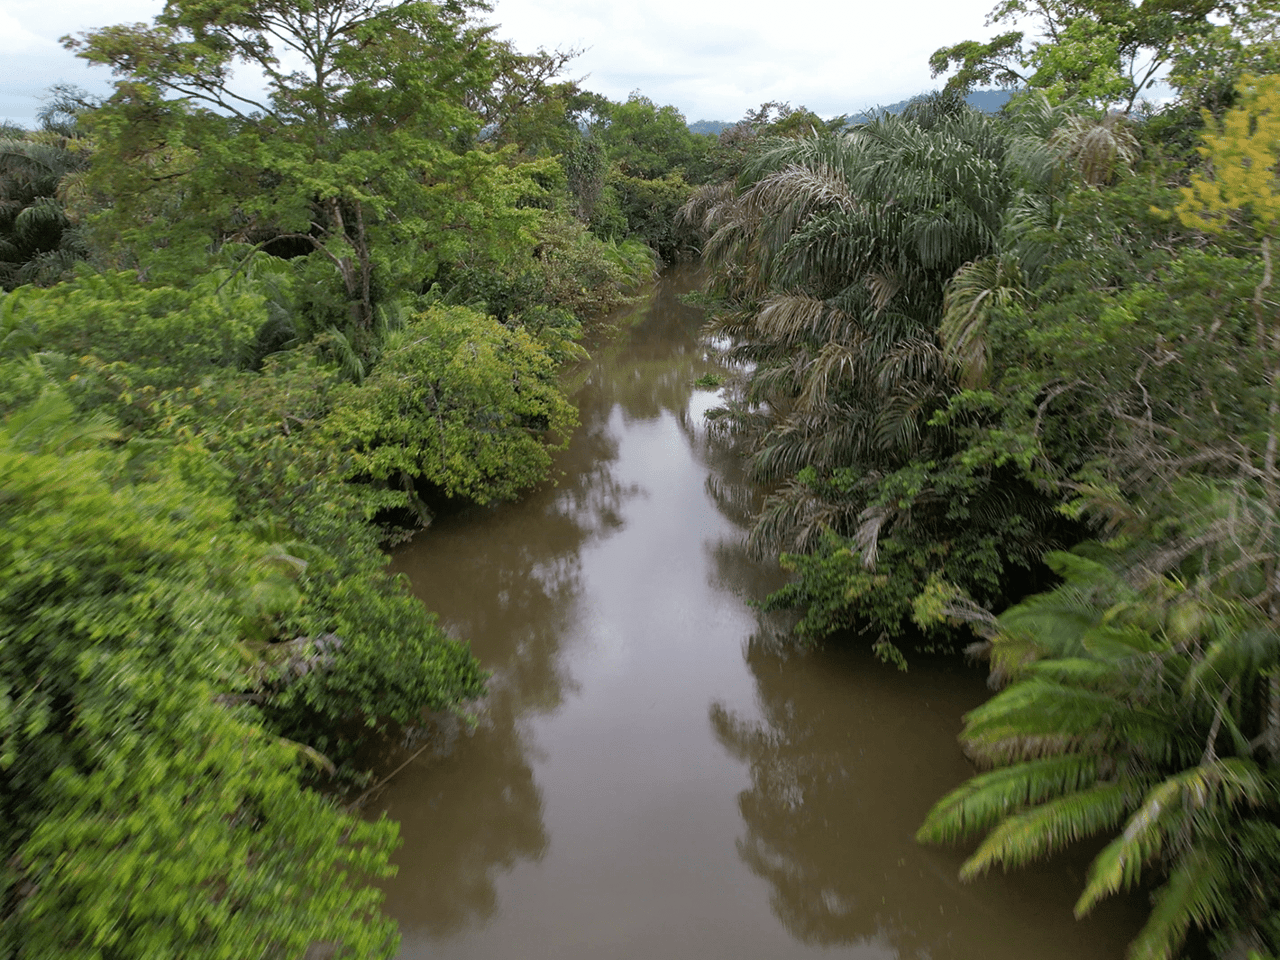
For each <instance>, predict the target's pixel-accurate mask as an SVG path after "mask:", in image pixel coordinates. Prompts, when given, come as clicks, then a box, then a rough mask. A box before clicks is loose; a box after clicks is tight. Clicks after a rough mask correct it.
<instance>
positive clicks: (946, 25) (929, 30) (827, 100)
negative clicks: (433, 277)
mask: <svg viewBox="0 0 1280 960" xmlns="http://www.w3.org/2000/svg"><path fill="white" fill-rule="evenodd" d="M162 6H163V0H110V2H107V3H103V2H101V0H0V119H8V120H10V121H13V122H17V123H21V124H24V125H28V126H29V125H31V124H33V123H34V117H35V113H36V111H37V110H38V109H39V106H40V103H39V98H40V96H41V95H42V94H43V93H44V92H45V91H46V90H47V89H48V88H49V86H50V85H52V84H54V83H58V82H71V83H75V84H78V85H80V86H82V87H84V88H86V89H88V90H90V91H91V92H96V93H106V92H108V91H109V89H110V87H109V82H110V76H109V73H108V72H107V71H106V70H104V69H102V68H99V67H89V66H88V65H86V64H85V63H84V62H83V61H80V60H77V59H76V58H75V57H74V56H72V55H71V54H70V53H68V52H67V51H65V50H63V49H62V47H61V45H60V44H59V43H58V38H59V37H61V36H63V35H64V34H67V33H76V32H79V31H81V30H88V29H92V28H94V27H100V26H106V25H108V24H112V23H127V22H134V21H139V20H149V19H150V18H151V17H152V16H154V15H155V14H156V13H157V12H158V11H159V10H160V9H161V7H162ZM992 6H994V0H901V2H898V3H883V2H879V3H870V2H865V0H864V2H860V3H850V2H848V0H844V2H839V0H769V2H765V0H646V2H644V3H635V2H610V0H497V2H496V4H495V8H494V11H493V14H492V15H491V16H490V18H489V19H490V21H491V22H494V23H498V24H500V25H501V27H500V29H499V35H500V36H503V37H506V38H509V39H511V40H514V41H515V42H516V45H517V46H518V47H519V48H520V49H521V50H524V51H530V52H531V51H533V50H535V49H536V48H538V47H547V48H549V49H550V48H560V49H565V48H574V49H582V50H583V53H582V55H581V56H580V57H578V59H577V60H576V61H575V62H574V65H573V66H572V67H571V69H570V75H571V76H573V77H574V78H579V77H583V76H586V78H587V79H586V84H585V85H586V86H587V88H588V89H591V90H595V91H597V92H599V93H603V94H604V95H605V96H607V97H610V98H611V99H614V100H621V99H625V98H626V96H627V94H629V93H630V92H631V91H632V90H639V91H640V92H642V93H643V94H645V95H646V96H648V97H650V98H651V99H653V100H654V101H656V102H657V103H659V104H668V103H669V104H674V105H675V106H676V107H677V108H679V110H680V111H681V112H682V113H683V114H684V115H685V117H686V118H687V119H688V120H690V121H693V120H703V119H707V120H737V119H739V118H741V116H742V115H743V113H744V112H745V111H746V110H747V109H748V108H749V107H753V106H758V105H759V104H761V103H763V102H765V101H767V100H786V101H790V102H791V103H792V104H793V105H800V104H804V105H805V106H807V107H809V108H810V109H811V110H813V111H815V112H816V113H818V114H820V115H822V116H834V115H836V114H840V113H856V112H858V111H860V110H862V109H864V108H866V107H869V106H876V105H881V104H890V103H894V102H896V101H898V100H902V99H905V98H906V97H909V96H912V95H913V94H916V93H920V92H921V91H924V90H928V89H932V88H934V87H935V86H937V81H933V80H931V79H930V77H929V66H928V58H929V54H930V53H932V52H933V51H934V50H935V49H937V48H938V47H940V46H943V45H945V44H951V43H956V42H958V41H960V40H969V39H980V38H985V37H987V36H989V35H990V33H991V31H989V30H988V29H986V28H984V27H983V20H984V19H985V16H986V14H987V12H988V11H989V10H990V8H991V7H992Z"/></svg>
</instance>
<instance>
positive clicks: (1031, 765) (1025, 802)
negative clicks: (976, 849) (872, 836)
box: [916, 754, 1103, 843]
mask: <svg viewBox="0 0 1280 960" xmlns="http://www.w3.org/2000/svg"><path fill="white" fill-rule="evenodd" d="M1102 766H1103V761H1102V760H1101V759H1100V758H1098V757H1094V756H1090V755H1086V754H1067V755H1066V756H1061V757H1046V758H1044V759H1041V760H1031V761H1028V762H1026V763H1020V764H1017V765H1015V766H1010V767H1000V768H999V769H996V770H992V771H989V772H987V773H983V774H979V775H978V776H976V777H972V778H971V779H969V780H968V781H966V782H965V783H964V784H962V785H961V786H959V787H957V788H956V789H955V790H952V791H951V792H950V793H949V794H947V795H946V796H945V797H943V798H942V799H941V800H939V801H938V802H937V803H936V804H934V807H933V809H932V810H930V811H929V815H928V816H927V817H926V818H925V821H924V824H923V825H922V826H921V827H920V829H919V830H918V831H916V839H917V840H918V841H920V842H921V843H943V842H953V841H956V840H964V839H967V838H968V837H971V836H973V835H974V834H976V833H980V832H982V831H984V830H989V829H990V828H991V827H993V826H994V825H995V824H997V823H998V822H999V821H1000V820H1001V819H1003V818H1004V817H1007V816H1009V815H1010V814H1012V813H1017V812H1018V811H1019V810H1021V809H1023V808H1024V807H1028V806H1033V805H1035V804H1040V803H1043V802H1045V801H1046V800H1050V799H1052V798H1054V797H1059V796H1062V795H1064V794H1072V793H1077V792H1079V791H1080V790H1083V789H1086V788H1088V787H1090V786H1092V785H1093V784H1094V783H1095V782H1096V781H1097V780H1098V776H1099V770H1100V768H1101V767H1102Z"/></svg>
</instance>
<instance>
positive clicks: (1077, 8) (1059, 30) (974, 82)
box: [929, 0, 1275, 112]
mask: <svg viewBox="0 0 1280 960" xmlns="http://www.w3.org/2000/svg"><path fill="white" fill-rule="evenodd" d="M1274 17H1275V5H1274V4H1273V3H1271V2H1268V0H1264V2H1261V3H1252V2H1247V3H1203V2H1198V0H1195V2H1193V0H1164V2H1158V3H1135V2H1132V0H1088V2H1083V3H1077V2H1074V0H1052V2H1046V3H1027V2H1025V0H1003V2H1001V3H999V4H998V5H997V6H996V7H995V8H994V9H992V11H991V13H990V14H988V16H987V24H988V25H994V24H1010V25H1015V26H1016V25H1019V24H1021V23H1022V22H1024V21H1026V22H1029V24H1030V26H1031V27H1032V30H1031V31H1026V30H1010V31H1007V32H1005V33H1001V34H999V35H998V36H996V37H995V38H993V39H992V40H990V41H987V42H985V43H982V42H978V41H972V40H970V41H965V42H963V43H958V44H954V45H953V46H950V47H943V48H941V49H939V50H937V51H935V52H934V54H933V56H932V57H930V59H929V65H930V67H931V68H932V70H933V75H934V76H938V75H939V74H942V73H946V72H948V71H949V70H952V69H954V70H955V71H956V72H955V75H954V76H952V77H951V78H950V79H949V80H948V81H947V88H948V89H952V90H959V91H962V92H967V91H969V90H971V89H972V88H973V87H975V86H980V85H985V84H990V83H998V84H1001V85H1004V86H1016V85H1025V86H1029V87H1031V88H1033V89H1040V90H1044V91H1045V92H1047V93H1049V94H1050V96H1051V97H1053V98H1054V99H1058V100H1060V99H1075V98H1079V99H1083V100H1085V101H1087V102H1089V103H1092V104H1095V105H1098V106H1103V107H1106V106H1109V105H1111V104H1117V103H1118V104H1122V105H1123V107H1124V109H1125V111H1126V112H1127V111H1128V110H1131V109H1132V108H1133V105H1134V103H1135V102H1136V101H1137V99H1138V98H1139V97H1140V96H1141V95H1142V93H1143V91H1144V90H1146V89H1147V88H1148V87H1149V86H1150V85H1151V84H1152V83H1153V82H1154V81H1155V80H1156V78H1157V77H1158V76H1159V75H1160V74H1161V71H1163V70H1165V69H1166V68H1172V75H1173V77H1174V78H1175V79H1176V80H1177V81H1178V82H1179V83H1180V84H1183V85H1186V86H1190V85H1192V84H1193V83H1194V78H1195V77H1196V76H1197V75H1198V71H1197V68H1196V66H1195V61H1196V60H1197V59H1203V57H1204V53H1205V51H1206V49H1208V48H1209V47H1212V46H1215V45H1216V47H1217V48H1218V49H1222V46H1223V44H1224V43H1228V44H1229V43H1231V42H1235V43H1236V44H1237V46H1238V45H1239V43H1238V42H1239V39H1244V38H1246V37H1249V35H1250V34H1256V33H1257V32H1258V30H1259V27H1260V26H1261V25H1263V24H1269V23H1274ZM1223 21H1225V27H1226V29H1225V31H1224V30H1223V29H1222V27H1223V26H1224V24H1223ZM1263 32H1264V33H1265V32H1266V30H1265V29H1264V30H1263ZM1233 38H1238V39H1233Z"/></svg>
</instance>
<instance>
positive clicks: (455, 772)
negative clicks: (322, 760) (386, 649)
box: [373, 269, 1141, 960]
mask: <svg viewBox="0 0 1280 960" xmlns="http://www.w3.org/2000/svg"><path fill="white" fill-rule="evenodd" d="M692 282H693V274H692V273H691V271H689V270H681V269H678V270H674V271H669V272H668V273H667V274H666V275H664V277H663V278H662V280H660V281H659V282H658V283H657V285H656V286H655V289H654V291H653V294H652V296H650V297H649V298H648V299H647V300H646V301H645V302H644V303H642V304H640V305H638V306H637V307H635V308H634V309H633V310H631V311H630V312H628V313H627V314H625V315H624V316H623V317H622V318H620V319H619V320H618V325H617V330H616V331H615V333H614V334H613V335H612V336H611V337H610V338H608V339H607V340H605V341H603V342H602V343H601V344H598V345H596V346H595V347H593V348H592V351H593V358H592V360H591V361H590V362H587V363H584V365H583V366H582V368H581V369H580V370H579V371H577V376H576V379H575V381H574V382H575V384H577V386H576V395H575V399H576V402H577V404H578V406H579V409H580V412H581V420H582V423H581V426H580V427H579V429H578V430H577V432H576V433H575V435H574V437H573V440H572V442H571V444H570V446H569V448H568V449H567V450H566V451H564V452H563V453H562V454H560V455H559V456H558V458H557V470H558V477H557V480H556V482H555V483H553V484H552V483H549V484H547V485H546V486H545V487H544V488H542V489H540V490H538V491H536V492H534V493H533V494H532V495H530V496H528V497H527V498H526V499H524V500H522V501H521V502H520V503H516V504H507V505H503V506H500V507H496V508H489V509H478V508H477V509H472V510H469V511H464V512H461V513H458V514H454V515H450V516H447V517H443V518H441V519H440V520H438V521H437V522H436V523H435V524H434V525H433V526H432V527H431V528H430V529H429V530H427V531H426V532H424V533H423V534H422V535H420V536H419V537H417V538H416V539H415V540H414V541H413V542H412V543H411V544H409V545H408V546H407V547H406V548H405V549H403V550H402V551H401V552H400V553H399V554H398V555H397V557H396V559H395V567H396V569H398V570H400V571H403V572H405V573H406V574H408V576H409V578H410V580H411V582H412V584H413V589H414V591H415V593H416V594H417V595H418V596H419V597H421V598H422V600H423V602H424V603H425V604H426V605H427V607H428V608H430V609H432V610H435V611H437V612H438V613H439V615H440V617H441V620H442V622H443V623H444V625H445V626H446V627H447V628H448V629H449V630H450V631H451V632H453V633H454V634H455V635H457V636H462V637H466V638H469V640H470V641H471V645H472V649H473V650H474V652H475V654H476V656H477V657H479V659H480V660H481V662H482V663H483V664H484V665H485V667H486V668H487V669H489V670H491V671H492V672H493V679H492V681H491V692H490V694H489V696H488V697H487V698H486V700H485V702H484V704H483V705H482V707H481V709H480V711H479V716H478V720H477V723H476V725H475V727H474V729H473V730H470V731H467V730H462V731H461V732H460V733H459V734H458V735H457V736H456V737H454V738H453V740H452V742H450V743H449V744H448V748H447V749H441V750H437V751H435V752H432V751H428V752H427V753H426V754H424V755H423V756H422V757H420V758H419V759H417V760H415V761H414V762H412V763H410V764H409V765H408V766H407V767H406V768H405V769H404V770H403V771H402V772H401V773H399V774H398V775H397V776H396V777H394V778H393V779H392V781H391V782H390V784H389V785H388V787H387V788H386V789H385V790H384V791H383V792H382V793H381V794H379V795H378V797H377V803H376V809H375V810H374V811H373V812H375V813H376V812H377V811H378V810H385V812H386V813H387V814H388V815H389V816H391V817H393V818H394V819H396V820H399V821H400V823H401V833H402V837H403V840H404V845H403V847H402V848H401V850H400V851H399V852H398V854H397V855H396V858H395V859H396V862H397V864H398V866H399V872H398V874H397V876H396V877H395V878H394V879H392V880H390V881H387V882H385V884H384V889H385V891H386V897H387V899H386V904H385V909H386V910H387V912H388V913H389V914H390V915H391V916H393V917H394V918H395V919H396V920H397V922H398V923H399V925H400V928H401V932H402V934H403V946H402V950H401V956H402V957H404V958H426V957H431V958H434V960H539V958H553V957H554V958H566V960H602V958H618V960H631V958H635V960H686V958H687V960H694V958H699V960H702V958H721V957H723V958H733V960H754V958H762V960H763V958H769V960H786V958H813V957H817V956H823V957H827V956H838V957H851V958H863V960H890V958H931V960H944V958H954V960H1032V958H1034V960H1120V958H1121V957H1122V956H1123V954H1124V947H1125V944H1126V943H1127V942H1128V940H1129V939H1130V938H1132V936H1133V935H1134V934H1135V933H1136V931H1137V927H1138V925H1139V923H1140V919H1141V912H1140V910H1139V909H1138V907H1139V906H1140V904H1137V903H1135V902H1134V900H1132V899H1131V900H1129V901H1122V902H1119V903H1114V904H1108V905H1106V906H1104V908H1102V909H1100V910H1099V911H1098V912H1097V913H1096V915H1095V916H1093V917H1090V918H1089V919H1087V920H1086V921H1084V922H1076V921H1075V920H1074V919H1073V917H1072V913H1071V907H1072V904H1073V902H1074V899H1075V896H1076V895H1077V894H1078V892H1079V890H1080V888H1081V886H1082V883H1083V879H1084V869H1085V863H1086V861H1084V860H1082V859H1081V858H1078V857H1077V858H1074V859H1072V860H1069V861H1066V862H1061V861H1059V862H1054V863H1052V864H1050V865H1047V866H1045V867H1042V868H1038V869H1034V870H1028V871H1019V872H1015V873H1011V874H1007V875H1005V874H1000V873H997V874H993V875H991V876H989V877H987V878H985V879H983V880H980V881H978V882H975V883H970V884H962V883H960V882H959V881H958V880H957V879H956V873H957V870H958V868H959V865H960V863H961V862H962V860H963V851H961V850H956V849H950V848H939V847H922V846H919V845H918V844H916V843H915V841H914V840H913V834H914V832H915V830H916V828H917V827H918V826H919V824H920V822H921V820H922V819H923V817H924V815H925V812H926V811H927V810H928V808H929V806H930V805H931V804H932V803H933V801H934V800H936V799H937V798H939V797H940V796H942V795H943V794H944V793H945V792H946V791H947V790H949V789H951V788H952V787H954V786H956V785H957V784H959V783H960V782H961V781H963V780H964V779H965V777H967V776H968V775H969V774H970V773H971V768H970V766H969V764H968V763H967V762H966V761H965V759H964V757H963V756H962V755H961V753H960V750H959V748H958V746H957V744H956V734H957V732H958V731H959V728H960V718H961V715H962V714H963V713H964V711H966V710H968V709H970V708H972V707H974V706H976V705H977V704H978V703H980V702H982V700H983V699H984V698H985V697H986V696H987V695H988V691H987V690H986V687H985V685H984V683H983V674H982V672H981V671H980V670H977V669H973V668H969V667H966V666H965V665H964V664H962V663H958V662H956V661H954V660H937V661H931V660H923V661H921V660H918V659H917V660H913V662H912V667H911V670H910V671H909V672H908V673H905V674H904V673H900V672H898V671H897V670H896V669H894V668H892V667H889V666H885V665H883V664H881V663H879V662H877V661H875V660H874V659H873V658H871V657H870V656H869V655H868V654H866V653H865V652H863V651H857V650H854V651H851V650H849V649H834V648H833V649H827V650H820V651H814V652H801V651H797V650H795V649H794V648H792V647H790V646H788V644H787V643H786V642H785V632H786V622H785V620H778V619H776V618H774V617H771V616H769V615H765V614H762V613H760V612H759V611H758V610H756V609H755V608H753V607H752V606H751V605H750V603H749V601H751V600H752V599H756V598H760V597H763V596H764V595H765V594H766V593H768V592H769V591H770V590H771V589H773V588H774V587H776V586H777V585H779V584H780V583H781V582H782V574H781V573H780V572H779V571H778V570H777V569H776V567H773V566H771V565H768V564H761V563H758V562H753V561H751V560H750V559H749V558H748V557H747V556H746V554H745V552H744V549H743V529H744V528H743V522H744V519H745V515H746V514H745V511H746V510H747V509H749V507H750V500H751V498H752V492H751V490H750V487H749V486H747V485H746V484H744V482H743V480H742V477H741V475H740V473H739V471H738V470H737V464H736V462H735V459H734V457H733V456H732V454H731V453H730V452H729V451H727V450H726V449H725V448H724V447H723V445H721V444H718V443H715V442H712V441H711V440H709V439H708V437H707V431H706V427H705V423H704V420H703V417H702V414H703V412H704V411H706V410H707V409H708V408H710V407H712V406H714V405H715V403H716V402H717V397H716V394H715V392H714V391H711V390H702V389H698V388H695V387H694V385H693V381H694V380H695V379H696V378H697V377H699V376H700V375H701V374H704V373H708V372H716V371H719V370H721V369H722V368H721V367H720V366H719V365H718V362H717V360H716V358H715V357H714V356H713V355H709V354H708V351H707V350H706V348H705V347H704V346H703V345H701V344H700V343H699V340H698V328H699V325H700V323H701V319H702V318H701V316H700V313H699V311H697V310H695V309H693V308H691V307H688V306H686V305H685V304H683V303H682V302H681V301H680V300H679V299H678V297H677V295H678V294H679V293H680V292H682V291H684V290H687V289H689V288H690V287H691V285H692Z"/></svg>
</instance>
